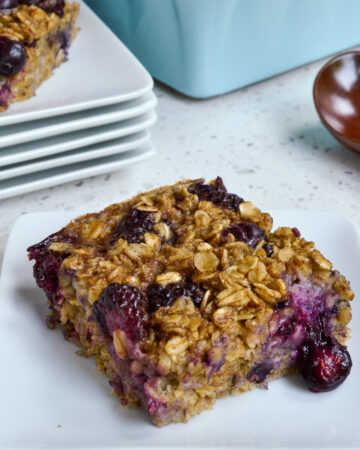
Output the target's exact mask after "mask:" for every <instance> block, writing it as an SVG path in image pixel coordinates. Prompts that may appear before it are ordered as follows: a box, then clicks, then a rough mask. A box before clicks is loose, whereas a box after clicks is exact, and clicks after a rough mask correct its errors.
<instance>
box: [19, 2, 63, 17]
mask: <svg viewBox="0 0 360 450" xmlns="http://www.w3.org/2000/svg"><path fill="white" fill-rule="evenodd" d="M20 1H21V3H25V4H26V5H35V6H37V7H38V8H41V9H43V10H44V11H45V12H47V13H48V14H51V13H55V14H57V15H58V16H60V17H63V15H64V8H65V0H20Z"/></svg>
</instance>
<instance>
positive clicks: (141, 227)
mask: <svg viewBox="0 0 360 450" xmlns="http://www.w3.org/2000/svg"><path fill="white" fill-rule="evenodd" d="M153 227H154V222H153V219H152V215H151V214H149V213H148V212H146V211H140V210H139V209H131V210H130V211H129V213H128V214H127V215H126V216H125V217H124V218H123V220H122V221H121V222H119V223H118V224H117V226H116V229H115V232H114V234H113V236H112V241H111V243H112V244H115V242H116V241H117V240H118V239H120V238H121V239H124V240H125V241H127V242H128V243H129V244H134V243H140V242H142V240H143V236H144V234H145V233H147V232H151V231H153Z"/></svg>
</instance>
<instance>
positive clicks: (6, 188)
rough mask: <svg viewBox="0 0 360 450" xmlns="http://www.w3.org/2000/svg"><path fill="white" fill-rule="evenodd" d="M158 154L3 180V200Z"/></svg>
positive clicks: (138, 153) (145, 152)
mask: <svg viewBox="0 0 360 450" xmlns="http://www.w3.org/2000/svg"><path fill="white" fill-rule="evenodd" d="M155 153H156V151H155V148H154V147H153V145H152V143H151V141H150V142H147V143H146V144H142V145H140V147H139V148H136V149H135V150H129V151H127V152H125V153H120V154H116V155H110V156H104V157H101V158H97V159H92V160H90V161H81V162H78V163H75V164H68V165H66V166H61V167H54V168H52V169H47V170H42V171H40V172H35V173H30V174H27V175H21V176H18V177H15V178H9V179H7V180H2V181H0V199H1V198H8V197H14V196H16V195H21V194H25V193H26V192H32V191H38V190H40V189H45V188H48V187H50V186H57V185H59V184H64V183H69V182H70V181H74V180H80V179H82V178H88V177H93V176H95V175H101V174H103V173H108V172H114V171H115V170H119V169H123V168H124V167H127V166H130V165H132V164H136V163H139V162H141V161H143V160H144V159H147V158H150V157H151V156H153V155H154V154H155ZM0 449H1V447H0Z"/></svg>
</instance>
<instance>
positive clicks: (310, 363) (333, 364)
mask: <svg viewBox="0 0 360 450" xmlns="http://www.w3.org/2000/svg"><path fill="white" fill-rule="evenodd" d="M299 367H300V372H301V373H302V376H303V378H304V380H305V383H306V384H307V386H308V387H309V389H310V390H311V391H313V392H327V391H332V390H333V389H335V388H337V387H338V386H339V385H340V384H342V383H343V382H344V381H345V379H346V378H347V376H348V375H349V373H350V370H351V367H352V361H351V357H350V354H349V352H348V350H347V349H346V347H345V346H344V345H341V344H340V343H339V342H337V341H336V340H335V339H332V338H329V337H327V338H325V339H324V338H322V339H321V340H320V339H315V340H314V339H310V340H307V341H305V343H304V344H303V346H302V348H301V350H300V356H299Z"/></svg>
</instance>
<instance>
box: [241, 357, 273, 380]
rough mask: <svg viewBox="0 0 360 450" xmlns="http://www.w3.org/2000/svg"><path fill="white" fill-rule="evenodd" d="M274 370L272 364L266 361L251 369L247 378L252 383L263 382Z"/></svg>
mask: <svg viewBox="0 0 360 450" xmlns="http://www.w3.org/2000/svg"><path fill="white" fill-rule="evenodd" d="M272 370H273V366H272V364H270V363H266V362H264V363H260V364H257V365H256V366H254V367H253V368H252V369H251V370H250V371H249V373H248V374H247V376H246V378H247V379H248V380H249V381H250V383H257V384H258V383H263V382H264V381H265V379H266V377H267V376H268V375H269V373H270V372H271V371H272Z"/></svg>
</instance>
